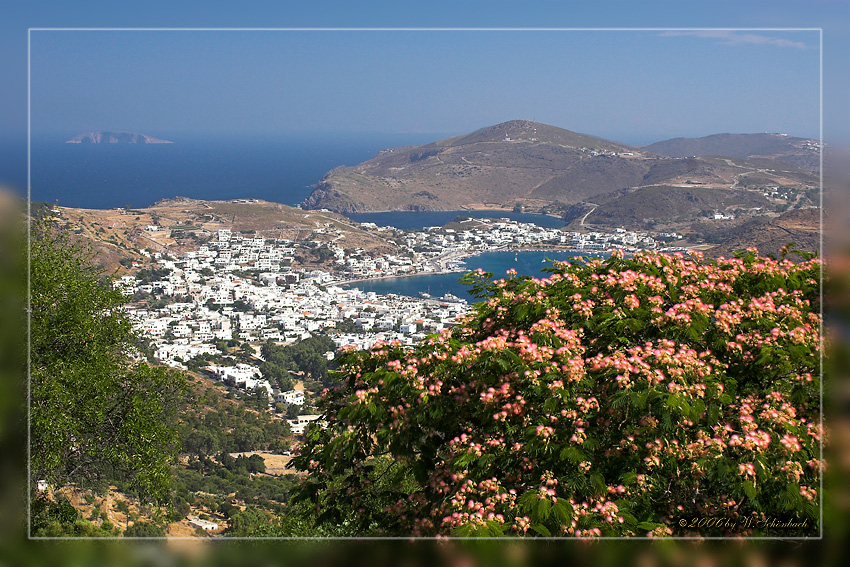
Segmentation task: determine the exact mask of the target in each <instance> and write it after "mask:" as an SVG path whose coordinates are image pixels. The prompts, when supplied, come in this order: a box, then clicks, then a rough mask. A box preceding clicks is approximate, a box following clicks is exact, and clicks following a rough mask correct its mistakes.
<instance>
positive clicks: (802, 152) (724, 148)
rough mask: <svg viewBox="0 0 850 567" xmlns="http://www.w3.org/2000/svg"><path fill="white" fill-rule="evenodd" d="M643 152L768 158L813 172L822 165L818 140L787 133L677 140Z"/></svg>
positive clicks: (674, 139)
mask: <svg viewBox="0 0 850 567" xmlns="http://www.w3.org/2000/svg"><path fill="white" fill-rule="evenodd" d="M641 149H643V150H646V151H648V152H652V153H655V154H658V155H662V156H668V157H676V158H678V157H689V156H696V157H699V156H726V157H739V158H753V157H764V158H769V159H775V160H781V161H786V162H788V163H792V164H794V165H798V166H800V167H803V168H805V169H807V170H809V171H817V170H818V168H819V165H820V146H819V144H818V142H817V140H812V139H809V138H796V137H794V136H787V135H785V134H713V135H711V136H704V137H702V138H673V139H671V140H664V141H661V142H655V143H654V144H650V145H648V146H643V147H642V148H641Z"/></svg>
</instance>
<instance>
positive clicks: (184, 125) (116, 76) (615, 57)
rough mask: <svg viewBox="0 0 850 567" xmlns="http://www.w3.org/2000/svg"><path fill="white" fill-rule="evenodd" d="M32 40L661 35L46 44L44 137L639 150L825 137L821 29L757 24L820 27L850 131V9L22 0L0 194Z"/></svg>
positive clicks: (8, 44) (834, 127)
mask: <svg viewBox="0 0 850 567" xmlns="http://www.w3.org/2000/svg"><path fill="white" fill-rule="evenodd" d="M32 27H63V28H64V27H92V28H104V27H179V28H185V27H249V28H256V27H292V28H304V27H331V28H338V27H358V28H362V27H399V28H413V27H471V28H485V27H512V28H516V27H532V28H540V27H572V28H591V27H653V28H661V29H659V30H657V31H647V32H626V31H617V32H614V31H551V32H547V31H539V30H537V31H534V30H532V31H464V32H454V31H397V32H388V31H323V32H308V31H282V32H259V31H243V32H223V31H222V32H203V31H192V32H190V31H170V32H156V31H148V32H142V31H123V32H107V31H32V32H30V34H31V50H32V51H31V61H30V64H31V67H30V68H31V72H32V84H31V87H32V93H31V94H32V96H31V103H32V113H31V118H32V127H33V131H34V132H35V133H36V134H42V133H49V134H55V135H57V136H59V135H61V136H64V135H68V136H71V135H74V134H76V133H79V132H82V131H87V130H101V129H115V130H130V131H139V132H142V133H146V134H150V135H157V134H161V135H165V134H168V133H172V134H181V133H182V134H187V135H189V134H215V135H233V136H236V135H274V134H275V133H281V132H303V131H315V132H358V131H370V132H442V133H445V132H457V133H460V132H468V131H471V130H474V129H476V128H481V127H484V126H487V125H491V124H495V123H498V122H502V121H505V120H510V119H515V118H523V119H533V120H537V121H539V122H544V123H548V124H552V125H555V126H559V127H563V128H567V129H570V130H575V131H579V132H584V133H589V134H594V135H598V136H602V137H606V138H611V139H615V140H619V141H623V142H627V143H634V144H640V143H649V142H652V141H655V140H660V139H664V138H668V137H673V136H701V135H707V134H712V133H718V132H765V131H769V132H784V133H789V134H792V135H800V136H807V137H818V134H819V114H820V105H819V102H820V100H819V99H820V84H819V75H820V68H819V61H820V55H821V53H820V49H819V41H820V32H816V31H815V32H813V31H807V32H783V31H772V30H762V31H755V30H749V28H822V29H823V46H824V50H823V68H824V73H823V77H824V79H823V83H824V84H823V86H824V88H823V112H824V137H825V139H827V140H830V139H834V140H846V139H848V136H847V134H848V133H850V120H848V113H847V111H846V102H845V101H846V100H848V99H850V77H848V75H850V73H849V72H848V65H847V63H848V61H847V57H848V54H850V2H848V1H846V0H801V1H788V0H784V1H783V0H778V1H772V2H758V1H752V2H737V1H735V2H731V1H727V0H717V1H713V2H681V1H678V0H671V1H666V0H665V1H662V0H657V1H651V2H619V1H617V2H611V1H609V2H595V3H588V2H554V1H546V0H539V1H529V2H524V3H522V5H521V7H520V5H519V4H518V3H516V2H503V1H500V0H475V1H467V2H444V1H442V0H434V1H432V2H428V3H410V4H409V5H408V4H407V3H399V2H388V1H387V2H383V1H382V2H359V3H350V2H344V3H343V2H330V1H324V0H316V1H314V2H310V3H298V4H297V5H294V4H293V3H278V2H266V1H253V2H241V3H233V2H219V1H215V0H211V1H208V2H203V3H198V2H181V3H176V2H163V1H160V0H151V1H150V2H145V3H144V4H141V3H117V2H111V1H110V2H103V1H92V0H81V1H80V2H75V3H64V2H62V3H60V2H51V1H46V0H32V1H30V2H26V3H24V2H15V1H13V2H6V3H3V4H2V7H0V31H2V33H0V49H2V50H3V53H4V54H5V55H6V57H3V58H0V76H2V77H3V79H4V85H5V86H4V88H3V89H0V145H2V146H3V148H5V149H7V150H8V151H5V152H4V155H5V156H6V157H5V159H3V160H2V163H0V183H3V182H4V181H7V180H8V179H13V178H14V179H17V180H19V179H20V176H19V175H18V173H19V172H20V167H21V166H22V165H23V164H22V162H21V159H20V158H21V156H23V157H24V159H25V147H26V135H27V103H28V96H27V94H28V93H27V69H28V65H27V64H28V61H27V30H28V28H32ZM672 28H691V30H690V31H663V30H670V29H672ZM696 28H699V30H702V31H697V30H696ZM707 28H736V30H735V31H707V30H706V29H707ZM742 28H748V29H746V30H745V29H742Z"/></svg>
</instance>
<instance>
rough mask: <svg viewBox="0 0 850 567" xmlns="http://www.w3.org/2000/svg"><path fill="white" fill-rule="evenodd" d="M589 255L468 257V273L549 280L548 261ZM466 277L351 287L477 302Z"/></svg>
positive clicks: (404, 279)
mask: <svg viewBox="0 0 850 567" xmlns="http://www.w3.org/2000/svg"><path fill="white" fill-rule="evenodd" d="M586 255H587V254H585V253H581V252H565V251H557V252H545V251H537V250H534V251H525V252H485V253H483V254H479V255H477V256H472V257H471V258H468V259H467V260H466V265H467V268H468V271H472V270H476V269H478V268H481V269H483V270H484V271H485V272H491V273H493V276H494V278H496V279H498V278H502V277H505V274H506V272H507V271H508V270H510V269H511V268H513V269H515V270H516V271H517V273H518V274H521V275H528V276H535V277H545V276H548V275H549V274H547V273H544V272H543V269H544V268H547V267H548V268H551V267H552V262H549V261H547V260H558V261H561V262H563V261H567V260H570V259H571V258H575V257H576V256H586ZM462 275H463V273H452V274H435V275H422V276H410V277H402V278H387V279H383V280H374V281H368V282H360V283H356V284H351V285H350V286H348V287H356V288H359V289H362V290H364V291H374V292H376V293H379V294H390V293H395V294H398V295H409V296H414V297H415V296H417V295H419V294H420V292H422V293H428V294H430V295H431V296H434V297H439V296H442V295H445V294H446V293H451V294H453V295H456V296H458V297H461V298H463V299H466V300H467V301H469V302H473V301H477V299H476V298H474V297H473V296H472V295H471V294H470V293H469V292H468V290H467V288H466V286H464V285H462V284H461V283H460V282H459V281H458V280H459V279H460V277H461V276H462Z"/></svg>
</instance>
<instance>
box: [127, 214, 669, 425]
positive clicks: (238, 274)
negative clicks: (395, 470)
mask: <svg viewBox="0 0 850 567" xmlns="http://www.w3.org/2000/svg"><path fill="white" fill-rule="evenodd" d="M360 226H361V228H362V229H364V230H367V231H369V232H375V233H378V234H380V235H381V236H382V237H383V238H384V239H385V240H386V241H387V242H388V243H391V244H393V245H394V246H395V249H396V250H397V252H396V253H394V254H381V255H375V254H369V253H367V252H366V251H365V250H363V249H362V248H354V249H351V248H345V247H343V246H341V245H339V244H338V243H337V241H338V240H340V235H338V234H334V229H333V228H332V227H331V226H330V225H329V224H328V225H327V226H320V227H317V228H315V229H314V230H313V233H314V234H313V236H312V238H314V239H313V240H306V241H305V240H299V241H296V240H287V239H266V238H262V237H257V236H256V235H249V234H241V233H239V232H233V231H231V230H230V229H220V230H218V231H217V232H216V233H214V236H213V238H212V239H210V240H209V241H208V242H206V243H204V244H201V245H198V246H197V247H195V249H192V250H187V251H185V252H183V254H182V255H180V256H177V255H174V254H171V253H168V252H166V251H163V252H151V251H149V250H140V252H141V254H142V255H143V256H147V257H149V258H150V259H151V260H152V261H153V265H154V266H155V267H153V268H142V269H140V270H138V271H136V272H135V274H134V275H125V276H122V277H120V278H119V279H116V280H115V281H114V284H113V285H114V287H116V288H117V289H119V290H120V291H121V292H122V293H123V294H124V295H125V296H127V297H128V298H130V303H129V305H128V306H127V313H128V315H129V317H130V319H131V321H132V322H133V325H134V328H135V330H136V331H137V332H139V333H141V334H142V335H144V336H146V337H147V338H148V339H149V340H150V341H151V343H152V345H153V357H154V358H155V359H156V360H157V361H158V362H160V363H163V364H166V365H169V366H172V367H175V368H180V369H184V370H186V369H190V368H191V369H195V370H199V369H200V370H204V371H206V372H207V374H208V375H209V376H210V377H212V378H213V379H217V380H219V381H221V382H222V383H223V384H225V385H227V386H230V387H233V388H236V389H237V390H241V391H242V392H244V393H247V392H252V391H255V390H256V389H257V388H259V389H262V390H265V394H266V396H267V398H268V401H269V405H270V407H271V408H272V409H275V408H276V409H278V410H281V409H283V410H285V409H286V408H287V407H289V406H297V408H296V409H298V410H300V411H303V412H304V413H303V414H301V413H300V412H299V411H296V412H288V413H287V415H289V416H290V417H291V418H292V419H290V427H291V430H292V431H293V433H295V434H300V433H303V431H304V428H305V427H306V425H307V424H308V423H309V422H310V421H313V420H315V419H317V417H318V416H316V415H315V414H311V413H310V408H311V405H310V401H311V399H312V396H313V395H315V394H316V392H307V395H306V397H305V392H304V391H303V390H288V391H281V390H280V388H279V385H278V384H277V383H273V382H272V381H270V380H268V379H267V378H266V377H264V376H263V375H262V372H261V371H260V368H259V366H257V365H254V364H247V363H246V362H245V361H239V360H237V358H235V357H233V356H231V355H230V350H231V348H230V347H233V346H234V345H240V344H241V345H249V346H250V347H251V349H252V350H251V351H250V352H251V356H252V358H253V359H256V360H257V361H262V354H261V348H260V347H261V345H263V344H265V343H267V342H272V343H276V344H293V343H296V342H298V341H301V340H303V339H307V338H309V337H311V336H314V335H326V336H328V337H329V338H331V339H332V341H333V344H334V345H335V346H336V349H339V348H342V347H354V348H357V349H368V348H370V347H371V346H372V345H374V344H375V343H376V342H378V341H383V342H391V341H399V342H401V343H402V344H407V345H412V344H414V343H415V342H417V341H419V340H421V339H423V338H425V337H426V336H427V335H428V334H431V333H436V332H439V331H441V330H442V329H445V328H447V327H450V326H452V325H453V324H454V323H455V321H456V319H457V318H458V317H459V316H461V315H463V314H465V313H466V312H467V311H468V310H469V308H470V306H469V304H468V303H467V301H466V300H464V299H461V298H458V297H455V296H452V295H446V296H443V297H439V298H432V297H428V296H426V295H425V294H422V296H420V297H408V296H403V295H379V294H376V293H374V292H364V291H362V290H361V289H358V288H357V287H356V284H357V282H358V281H365V280H369V279H376V278H387V277H403V276H415V275H421V274H433V273H443V272H461V271H464V270H465V268H466V264H465V260H466V259H468V258H469V257H471V256H473V255H475V254H479V253H483V252H492V251H513V250H517V251H519V250H531V249H537V250H540V249H553V250H572V251H575V252H587V253H605V252H606V251H610V250H613V249H622V250H624V251H626V252H634V251H636V250H639V249H659V250H665V251H672V250H682V248H676V247H663V244H664V243H669V242H673V241H676V240H678V239H681V236H680V235H677V234H675V233H663V234H656V235H654V236H651V235H649V234H646V233H635V232H630V231H626V230H624V229H617V230H615V231H614V232H612V233H601V232H589V233H579V232H568V231H565V230H561V229H552V228H542V227H540V226H537V225H535V224H530V223H520V222H516V221H512V220H510V219H473V218H467V219H464V218H458V219H456V220H455V221H453V222H451V223H449V224H447V225H445V226H442V227H427V228H425V229H423V230H414V231H402V230H399V229H395V228H393V227H381V226H377V225H376V224H374V223H363V224H361V225H360ZM147 230H148V231H150V232H156V231H157V230H159V227H157V226H148V227H147ZM328 239H330V240H328ZM300 248H308V249H311V250H313V251H314V252H315V251H317V250H318V251H319V252H320V254H319V257H325V258H326V261H325V262H324V264H322V267H321V268H319V267H315V266H300V267H293V266H292V264H293V260H294V258H295V256H296V254H297V252H298V250H299V249H300ZM325 356H326V358H327V359H328V360H333V358H334V356H335V353H334V351H328V352H326V353H325ZM210 358H214V359H215V360H216V361H217V363H215V364H212V363H208V362H207V361H208V360H209V359H210Z"/></svg>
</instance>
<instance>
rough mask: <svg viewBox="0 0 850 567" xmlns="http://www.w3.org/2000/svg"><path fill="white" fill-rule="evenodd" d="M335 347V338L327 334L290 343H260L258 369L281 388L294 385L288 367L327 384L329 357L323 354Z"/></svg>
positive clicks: (284, 389)
mask: <svg viewBox="0 0 850 567" xmlns="http://www.w3.org/2000/svg"><path fill="white" fill-rule="evenodd" d="M335 349H336V345H335V344H334V342H333V341H332V340H331V339H330V338H328V337H326V336H316V337H310V338H308V339H304V340H302V341H299V342H297V343H295V344H293V345H286V346H284V345H276V344H274V343H272V342H267V343H265V344H263V347H262V356H263V360H264V362H263V364H262V365H260V372H262V373H263V376H265V377H266V378H267V379H268V380H269V381H270V382H271V383H273V384H274V383H277V384H278V385H279V387H280V389H281V390H283V391H287V390H291V389H292V387H293V384H292V378H291V376H290V371H292V372H304V373H306V374H309V375H310V376H311V377H312V378H313V379H314V380H317V381H319V382H321V383H322V384H324V385H329V383H330V382H329V377H328V361H327V359H326V358H325V356H324V354H325V353H326V352H328V351H333V350H335Z"/></svg>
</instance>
